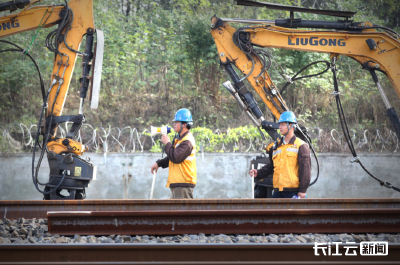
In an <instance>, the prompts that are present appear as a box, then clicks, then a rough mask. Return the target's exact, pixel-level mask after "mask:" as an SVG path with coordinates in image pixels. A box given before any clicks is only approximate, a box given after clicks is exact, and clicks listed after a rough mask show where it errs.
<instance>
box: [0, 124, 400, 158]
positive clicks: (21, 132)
mask: <svg viewBox="0 0 400 265" xmlns="http://www.w3.org/2000/svg"><path fill="white" fill-rule="evenodd" d="M36 126H37V125H35V124H30V125H29V126H28V125H25V124H23V123H13V124H10V125H8V126H6V127H5V128H4V129H0V133H1V134H0V152H1V153H22V152H31V151H32V148H33V147H34V134H35V133H36ZM71 126H72V122H67V123H66V124H65V126H60V125H59V126H58V127H57V134H56V136H57V137H60V138H65V137H66V135H67V132H68V131H69V129H70V127H71ZM308 129H309V132H310V137H311V139H312V145H313V146H314V148H315V149H316V150H317V151H318V152H320V153H329V152H336V153H345V152H348V146H347V143H346V141H343V139H344V138H343V137H344V136H343V134H342V133H340V131H339V130H336V129H331V130H323V129H321V128H319V127H314V128H308ZM231 131H232V130H230V129H228V130H226V131H224V130H222V129H216V130H214V131H213V135H206V134H204V135H201V133H196V134H194V136H195V139H196V140H197V139H199V140H198V142H199V143H200V142H202V144H203V151H205V152H260V151H261V152H262V151H265V147H266V145H267V144H269V143H271V142H272V139H271V138H268V141H267V142H263V140H262V139H261V136H260V135H258V136H255V135H254V134H253V135H252V134H251V133H250V132H249V131H248V130H245V133H243V134H242V135H241V136H240V137H238V139H235V140H233V138H232V137H230V134H231ZM351 132H352V135H351V137H352V140H353V142H354V145H355V148H356V150H357V151H359V152H380V153H383V152H393V153H396V152H397V150H398V149H399V139H398V137H397V135H396V133H395V132H394V131H392V130H390V129H374V130H371V129H370V130H362V131H359V132H357V131H356V130H355V129H352V130H351ZM214 136H215V137H214ZM217 138H218V139H219V140H215V139H217ZM74 139H75V140H77V141H79V142H81V143H82V144H83V145H85V147H88V149H89V152H97V153H105V154H106V153H111V152H113V153H136V152H146V151H153V152H158V151H157V150H156V149H152V148H153V147H154V146H158V145H159V143H160V136H155V137H151V136H150V132H149V130H147V129H138V128H135V127H132V126H125V127H113V126H111V125H108V127H101V126H100V127H94V126H92V125H90V124H88V123H85V124H82V127H81V129H80V130H79V131H78V133H77V134H76V136H75V137H74ZM154 150H156V151H154Z"/></svg>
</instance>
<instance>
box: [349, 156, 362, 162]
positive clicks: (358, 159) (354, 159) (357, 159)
mask: <svg viewBox="0 0 400 265" xmlns="http://www.w3.org/2000/svg"><path fill="white" fill-rule="evenodd" d="M355 162H357V163H358V162H360V158H358V157H357V156H356V157H353V159H352V160H350V163H355Z"/></svg>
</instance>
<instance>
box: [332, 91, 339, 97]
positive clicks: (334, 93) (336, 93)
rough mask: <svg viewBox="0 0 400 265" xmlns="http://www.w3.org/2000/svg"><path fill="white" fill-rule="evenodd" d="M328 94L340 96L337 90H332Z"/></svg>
mask: <svg viewBox="0 0 400 265" xmlns="http://www.w3.org/2000/svg"><path fill="white" fill-rule="evenodd" d="M329 95H332V96H335V97H336V96H340V92H337V91H333V92H332V93H330V94H329Z"/></svg>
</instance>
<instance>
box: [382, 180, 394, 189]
mask: <svg viewBox="0 0 400 265" xmlns="http://www.w3.org/2000/svg"><path fill="white" fill-rule="evenodd" d="M381 186H385V187H386V188H389V189H391V188H393V186H392V184H390V183H389V182H383V183H381Z"/></svg>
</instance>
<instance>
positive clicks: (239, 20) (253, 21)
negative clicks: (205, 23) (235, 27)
mask: <svg viewBox="0 0 400 265" xmlns="http://www.w3.org/2000/svg"><path fill="white" fill-rule="evenodd" d="M221 20H222V21H224V22H230V23H247V24H268V25H269V24H274V25H275V20H258V19H243V18H221Z"/></svg>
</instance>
